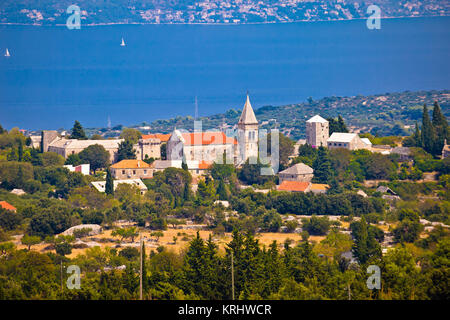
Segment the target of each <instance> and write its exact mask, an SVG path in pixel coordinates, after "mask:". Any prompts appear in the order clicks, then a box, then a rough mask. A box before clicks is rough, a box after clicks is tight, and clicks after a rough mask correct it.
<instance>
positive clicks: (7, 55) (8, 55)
mask: <svg viewBox="0 0 450 320" xmlns="http://www.w3.org/2000/svg"><path fill="white" fill-rule="evenodd" d="M5 57H11V55H10V54H9V51H8V48H6V53H5Z"/></svg>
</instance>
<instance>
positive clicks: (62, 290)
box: [60, 259, 64, 294]
mask: <svg viewBox="0 0 450 320" xmlns="http://www.w3.org/2000/svg"><path fill="white" fill-rule="evenodd" d="M60 262H61V270H60V271H61V294H62V293H63V292H64V288H63V266H62V259H61V261H60Z"/></svg>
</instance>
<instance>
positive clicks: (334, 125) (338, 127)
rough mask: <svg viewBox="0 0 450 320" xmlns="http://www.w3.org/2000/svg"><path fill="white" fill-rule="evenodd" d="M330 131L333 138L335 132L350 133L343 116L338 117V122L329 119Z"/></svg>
mask: <svg viewBox="0 0 450 320" xmlns="http://www.w3.org/2000/svg"><path fill="white" fill-rule="evenodd" d="M327 121H328V131H329V135H330V136H331V135H332V134H333V133H334V132H348V128H347V125H346V124H345V122H344V119H343V118H342V117H341V115H339V116H338V118H337V120H336V119H334V118H328V119H327Z"/></svg>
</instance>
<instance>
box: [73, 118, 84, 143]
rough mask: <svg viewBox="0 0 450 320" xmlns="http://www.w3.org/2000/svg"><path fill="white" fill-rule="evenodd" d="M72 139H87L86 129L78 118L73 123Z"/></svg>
mask: <svg viewBox="0 0 450 320" xmlns="http://www.w3.org/2000/svg"><path fill="white" fill-rule="evenodd" d="M70 139H79V140H86V139H87V137H86V133H85V132H84V129H83V127H82V126H81V123H80V122H78V120H75V123H74V124H73V128H72V134H71V135H70Z"/></svg>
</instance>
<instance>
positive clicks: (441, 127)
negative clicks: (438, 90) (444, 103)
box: [432, 101, 449, 155]
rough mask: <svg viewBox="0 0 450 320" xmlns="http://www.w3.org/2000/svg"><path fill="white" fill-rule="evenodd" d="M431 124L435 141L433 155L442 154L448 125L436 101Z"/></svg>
mask: <svg viewBox="0 0 450 320" xmlns="http://www.w3.org/2000/svg"><path fill="white" fill-rule="evenodd" d="M432 124H433V127H434V130H435V134H436V137H435V141H434V146H433V155H439V154H441V152H442V148H443V146H444V141H445V139H448V133H449V129H448V123H447V119H446V118H445V116H444V115H443V114H442V111H441V108H440V106H439V104H438V103H437V101H435V102H434V108H433V119H432Z"/></svg>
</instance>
